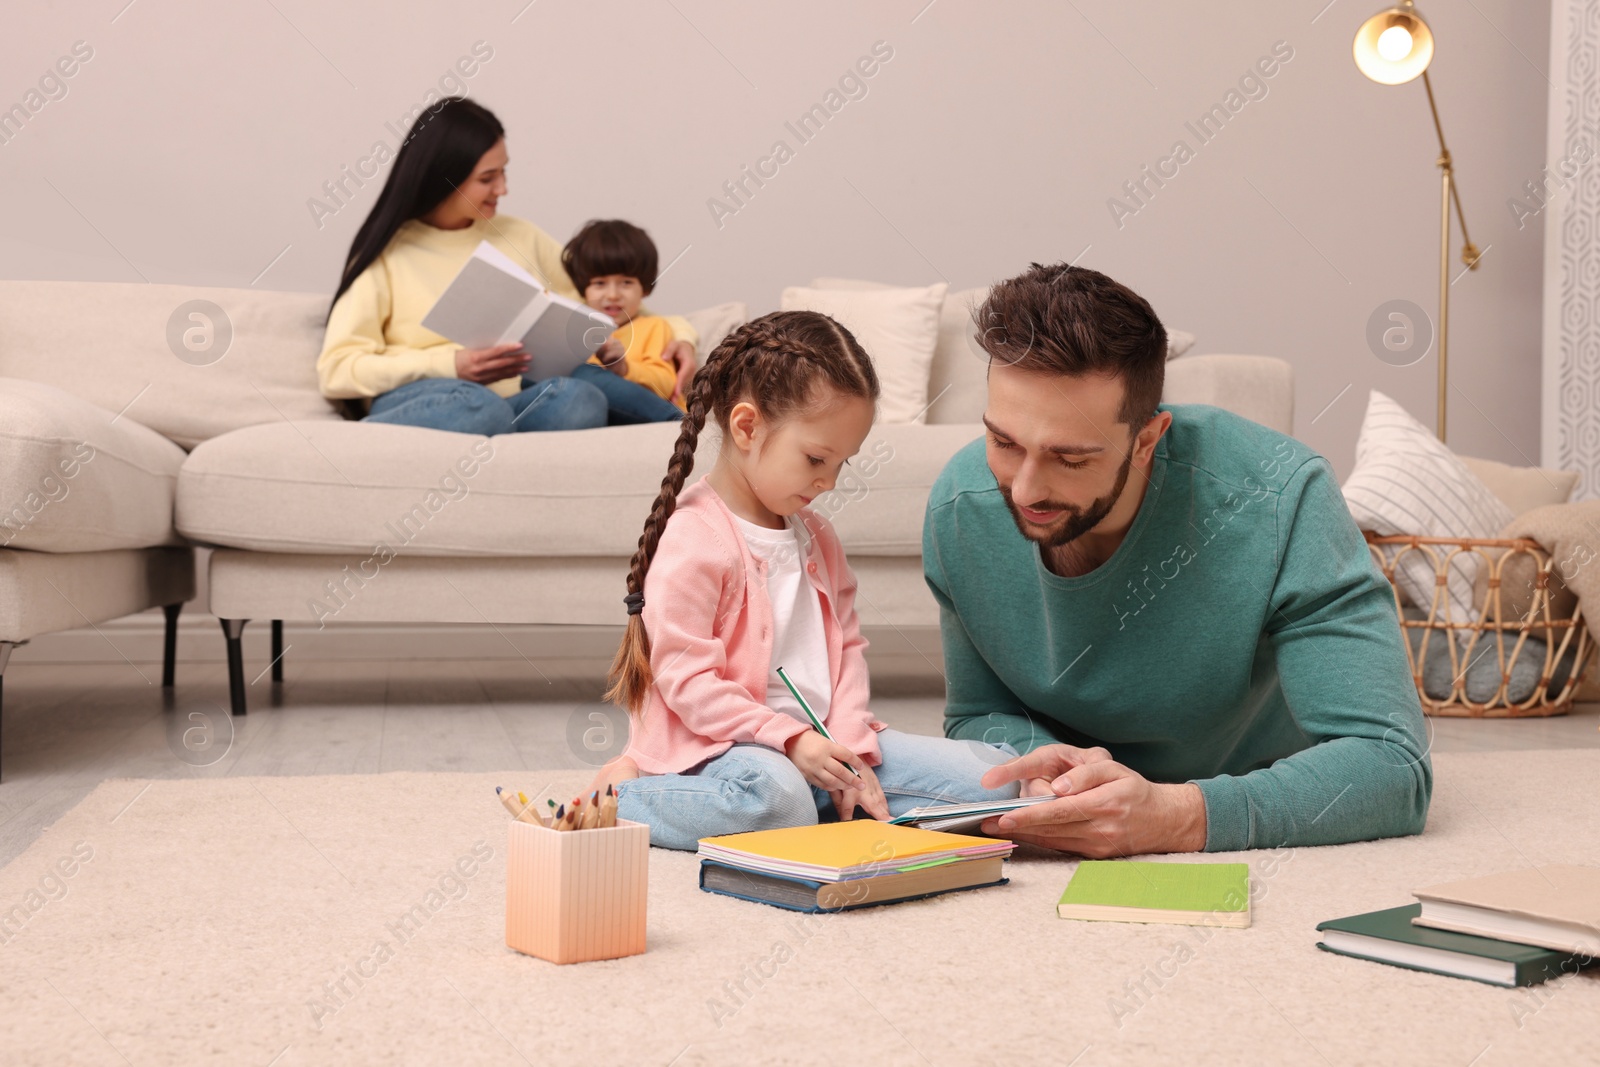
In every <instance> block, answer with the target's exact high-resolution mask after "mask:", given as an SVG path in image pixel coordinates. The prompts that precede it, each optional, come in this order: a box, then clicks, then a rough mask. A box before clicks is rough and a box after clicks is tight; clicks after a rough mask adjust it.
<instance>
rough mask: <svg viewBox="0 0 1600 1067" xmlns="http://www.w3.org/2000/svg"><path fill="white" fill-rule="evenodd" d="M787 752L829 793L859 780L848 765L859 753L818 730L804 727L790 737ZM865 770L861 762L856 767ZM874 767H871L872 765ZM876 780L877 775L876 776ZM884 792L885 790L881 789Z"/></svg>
mask: <svg viewBox="0 0 1600 1067" xmlns="http://www.w3.org/2000/svg"><path fill="white" fill-rule="evenodd" d="M783 752H784V755H786V756H788V757H789V761H790V762H791V763H793V764H794V765H795V766H796V767H798V768H799V769H800V773H801V774H803V775H805V779H806V781H808V782H810V783H811V784H812V785H814V786H816V787H817V788H818V789H824V790H827V791H828V792H829V793H835V792H840V791H843V790H846V789H849V788H851V787H852V786H854V785H855V784H856V781H857V779H856V776H855V775H853V774H851V773H850V771H849V770H848V769H847V768H846V767H845V764H846V763H856V762H857V761H856V757H855V753H853V752H851V751H850V750H849V749H848V748H845V747H844V746H843V745H840V744H836V743H835V742H833V741H829V740H828V739H827V738H826V737H823V736H822V735H821V734H819V733H817V731H815V730H804V731H802V732H800V733H798V734H795V735H794V736H793V737H791V738H789V743H788V744H787V745H785V746H784V749H783ZM856 769H857V770H861V769H862V768H860V767H859V766H858V767H857V768H856ZM868 769H869V770H870V768H868ZM873 781H874V783H876V781H877V779H876V778H874V779H873ZM879 795H880V796H881V795H882V790H879Z"/></svg>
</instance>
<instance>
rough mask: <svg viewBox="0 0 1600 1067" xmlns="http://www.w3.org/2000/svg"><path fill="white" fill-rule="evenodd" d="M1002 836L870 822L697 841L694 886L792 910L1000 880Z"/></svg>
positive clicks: (835, 907)
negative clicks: (697, 867) (696, 882)
mask: <svg viewBox="0 0 1600 1067" xmlns="http://www.w3.org/2000/svg"><path fill="white" fill-rule="evenodd" d="M1014 847H1015V846H1014V845H1013V844H1012V843H1011V842H1010V841H999V840H995V839H994V838H988V837H968V836H965V835H962V834H945V833H935V832H934V831H931V830H919V829H917V828H916V827H913V826H895V825H891V824H889V823H883V822H878V821H877V820H875V819H856V820H853V821H851V822H835V823H820V824H818V825H815V826H794V827H789V828H787V829H783V830H756V831H754V832H752V833H747V834H729V835H727V836H724V837H707V838H703V839H702V840H701V842H700V852H699V855H700V888H701V889H704V890H706V891H707V892H711V893H723V894H726V895H727V896H732V897H740V898H741V899H744V900H754V901H758V902H760V903H762V904H772V905H774V906H776V907H780V908H789V909H791V910H793V911H844V910H846V909H848V908H862V907H866V906H868V905H871V904H890V903H893V902H895V901H900V900H911V899H914V898H917V897H927V896H933V895H934V894H936V893H949V892H953V891H955V890H958V889H976V888H979V887H980V886H990V885H1003V884H1004V883H1005V882H1006V879H1005V877H1003V876H1002V874H1001V870H1000V868H1001V863H1002V862H1003V861H1004V859H1005V857H1007V856H1009V855H1010V854H1011V850H1012V849H1013V848H1014Z"/></svg>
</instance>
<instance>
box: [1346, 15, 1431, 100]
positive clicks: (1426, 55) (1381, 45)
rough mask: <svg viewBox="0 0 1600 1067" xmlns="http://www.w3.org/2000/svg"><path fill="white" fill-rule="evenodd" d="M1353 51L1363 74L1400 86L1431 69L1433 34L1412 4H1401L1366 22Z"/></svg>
mask: <svg viewBox="0 0 1600 1067" xmlns="http://www.w3.org/2000/svg"><path fill="white" fill-rule="evenodd" d="M1353 51H1354V52H1355V58H1356V66H1357V67H1359V68H1360V70H1361V73H1363V74H1365V75H1366V76H1367V77H1369V78H1371V79H1372V80H1373V81H1375V82H1378V83H1380V84H1382V85H1399V84H1401V83H1402V82H1408V81H1410V80H1411V79H1413V78H1415V77H1417V76H1419V75H1420V74H1421V73H1422V72H1423V71H1425V70H1427V69H1428V63H1429V62H1430V61H1432V59H1433V31H1431V30H1429V29H1428V24H1427V23H1426V22H1424V21H1423V20H1422V16H1421V15H1418V14H1417V13H1416V12H1415V11H1414V10H1412V7H1411V5H1410V4H1401V5H1399V6H1397V7H1391V8H1389V9H1388V10H1387V11H1380V12H1378V13H1377V14H1376V15H1374V16H1372V17H1371V18H1370V19H1368V20H1367V21H1365V22H1363V23H1362V24H1361V28H1360V29H1359V30H1357V31H1356V40H1355V45H1354V48H1353Z"/></svg>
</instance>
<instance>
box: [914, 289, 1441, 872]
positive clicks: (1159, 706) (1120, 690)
mask: <svg viewBox="0 0 1600 1067" xmlns="http://www.w3.org/2000/svg"><path fill="white" fill-rule="evenodd" d="M977 319H978V324H979V332H978V337H977V339H978V342H979V344H980V345H981V346H982V347H983V349H984V351H985V352H986V353H987V354H988V356H989V358H990V363H989V401H988V407H987V410H986V412H985V415H984V420H983V421H984V425H985V427H986V429H987V433H986V434H985V436H984V438H983V439H981V440H978V441H974V442H972V444H970V445H968V446H967V447H965V448H963V449H962V450H961V451H960V452H958V453H957V454H956V455H955V457H954V458H953V459H951V461H950V463H949V464H948V465H947V466H946V467H945V470H944V473H943V474H942V475H941V476H940V478H939V480H938V482H937V483H936V484H935V485H934V487H933V491H932V493H931V496H930V499H929V502H928V511H927V516H926V520H925V522H924V526H923V568H924V573H925V576H926V578H927V581H928V585H929V587H930V588H931V589H932V590H933V594H934V597H935V598H936V599H937V600H938V601H939V606H940V609H941V610H940V617H941V624H942V629H943V641H944V654H945V670H946V681H947V705H946V709H945V732H946V733H947V734H948V735H949V736H951V737H959V738H971V739H974V740H980V741H988V742H1007V743H1009V744H1011V745H1012V746H1014V747H1015V748H1016V750H1017V751H1018V752H1019V753H1022V755H1021V756H1019V757H1018V758H1017V759H1014V760H1012V761H1010V762H1009V763H1006V764H1004V765H1002V766H999V767H995V768H993V769H991V770H990V771H989V772H988V773H987V774H985V776H984V778H983V784H984V785H985V786H988V787H991V788H992V787H995V786H998V785H1000V784H1003V783H1005V782H1009V781H1013V780H1019V779H1020V780H1021V781H1022V782H1023V794H1024V795H1038V794H1055V795H1056V796H1058V797H1059V798H1060V799H1058V800H1055V801H1050V802H1045V803H1041V804H1037V805H1034V806H1032V807H1028V808H1023V809H1019V810H1018V811H1015V812H1010V813H1007V814H1006V815H1003V816H1001V817H999V818H996V819H990V820H988V821H987V822H986V823H985V824H984V830H985V831H986V832H988V833H995V834H999V835H1002V836H1005V837H1009V838H1014V839H1016V840H1019V841H1028V842H1033V843H1035V844H1040V845H1045V846H1048V847H1052V848H1057V849H1061V850H1064V851H1069V852H1074V853H1079V854H1082V855H1086V856H1121V855H1133V854H1138V853H1148V852H1189V851H1198V850H1201V849H1205V850H1208V851H1226V850H1233V849H1244V848H1276V847H1279V846H1284V845H1314V844H1329V843H1334V842H1341V841H1353V840H1364V839H1369V838H1376V837H1385V836H1391V835H1398V834H1414V833H1419V832H1421V830H1422V826H1423V823H1424V821H1425V820H1426V817H1427V810H1428V799H1429V795H1430V793H1431V789H1432V768H1431V767H1430V764H1429V761H1428V754H1427V752H1426V749H1425V746H1424V745H1423V744H1422V743H1421V739H1422V737H1423V720H1422V709H1421V705H1420V702H1419V700H1418V698H1417V691H1416V688H1415V686H1414V685H1413V683H1412V680H1411V677H1410V673H1409V669H1408V666H1407V662H1406V656H1405V650H1404V647H1403V645H1402V644H1401V641H1402V638H1401V635H1400V628H1399V624H1398V621H1397V619H1396V615H1395V607H1394V598H1393V594H1392V593H1391V592H1390V590H1389V587H1388V585H1387V583H1386V582H1385V581H1384V579H1383V576H1382V574H1381V573H1379V571H1378V570H1377V568H1376V567H1375V566H1374V565H1373V564H1372V562H1371V558H1370V556H1369V554H1368V551H1367V548H1366V545H1365V543H1364V542H1363V540H1362V537H1361V533H1360V532H1359V531H1358V530H1357V529H1356V526H1355V523H1354V522H1353V521H1352V520H1351V518H1350V514H1349V512H1348V510H1347V509H1346V507H1345V504H1344V498H1343V497H1342V496H1341V495H1340V492H1339V486H1338V484H1337V483H1336V481H1335V479H1334V475H1333V471H1332V469H1331V468H1330V467H1329V465H1328V463H1327V461H1326V460H1325V459H1323V458H1322V457H1321V456H1319V455H1317V454H1316V453H1314V452H1312V451H1311V450H1310V449H1308V448H1306V446H1305V445H1303V444H1301V443H1300V442H1298V441H1296V440H1294V439H1293V438H1290V437H1286V436H1284V435H1283V434H1280V433H1276V432H1274V431H1272V430H1269V429H1267V428H1265V427H1263V426H1259V425H1257V424H1256V423H1253V422H1250V421H1248V420H1246V419H1243V418H1240V417H1238V416H1236V415H1232V414H1229V413H1228V412H1225V411H1222V410H1220V409H1218V408H1212V407H1206V406H1200V405H1179V406H1170V407H1169V406H1165V405H1161V404H1160V398H1161V389H1162V384H1163V378H1164V375H1165V361H1166V330H1165V329H1164V328H1163V327H1162V325H1161V322H1160V320H1159V319H1157V318H1156V315H1155V313H1154V312H1153V311H1152V310H1151V308H1150V305H1149V304H1148V303H1146V302H1145V300H1144V299H1143V298H1141V297H1139V296H1138V295H1137V294H1135V293H1133V292H1131V291H1130V290H1128V289H1127V288H1125V287H1124V286H1122V285H1119V284H1118V283H1116V282H1114V281H1112V280H1111V279H1110V278H1108V277H1106V276H1105V275H1103V274H1100V273H1098V272H1096V271H1092V270H1085V269H1083V268H1080V267H1070V266H1067V265H1064V264H1059V265H1055V266H1049V267H1045V266H1040V265H1039V264H1034V265H1033V267H1032V268H1031V269H1030V270H1028V271H1027V272H1026V273H1025V274H1022V275H1021V276H1019V277H1016V278H1013V279H1011V280H1009V281H1006V282H1002V283H1001V284H999V285H997V286H995V287H994V289H993V290H991V292H990V294H989V298H988V300H987V301H986V302H985V303H984V305H983V307H982V308H981V309H980V310H979V312H978V316H977Z"/></svg>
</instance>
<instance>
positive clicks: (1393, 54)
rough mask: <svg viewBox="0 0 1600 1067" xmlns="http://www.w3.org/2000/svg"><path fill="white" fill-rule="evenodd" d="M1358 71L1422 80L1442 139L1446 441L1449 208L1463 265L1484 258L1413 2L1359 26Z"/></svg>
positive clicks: (1429, 47) (1429, 45)
mask: <svg viewBox="0 0 1600 1067" xmlns="http://www.w3.org/2000/svg"><path fill="white" fill-rule="evenodd" d="M1354 52H1355V59H1356V66H1357V67H1358V68H1360V70H1361V73H1363V74H1365V75H1366V76H1367V77H1369V78H1371V79H1372V80H1373V81H1375V82H1377V83H1379V84H1380V85H1403V84H1404V83H1406V82H1408V81H1411V80H1413V79H1414V78H1416V76H1417V75H1419V74H1420V75H1422V85H1423V87H1424V88H1426V89H1427V90H1428V110H1429V111H1431V112H1432V113H1433V129H1434V132H1436V133H1437V134H1438V135H1439V171H1440V174H1441V188H1442V202H1441V204H1440V209H1439V425H1438V431H1437V432H1438V434H1439V440H1441V441H1443V440H1444V413H1445V392H1446V383H1447V380H1446V377H1445V370H1446V362H1445V361H1446V357H1447V355H1448V352H1449V344H1448V342H1449V337H1450V204H1451V202H1452V201H1454V202H1455V205H1456V218H1458V219H1460V220H1461V240H1462V244H1461V262H1463V263H1465V264H1466V265H1467V269H1468V270H1477V269H1478V260H1479V258H1481V255H1482V254H1481V253H1480V252H1479V251H1478V246H1477V245H1475V244H1473V243H1472V239H1471V238H1470V237H1468V236H1467V217H1466V216H1465V215H1464V214H1462V212H1461V195H1460V194H1459V193H1457V192H1456V187H1455V174H1454V171H1453V169H1452V167H1451V165H1450V150H1449V149H1448V148H1446V147H1445V146H1444V128H1443V127H1442V126H1440V125H1439V108H1438V106H1437V105H1435V104H1434V102H1433V84H1432V83H1431V82H1429V81H1428V64H1429V62H1431V61H1432V59H1433V31H1431V30H1429V29H1428V24H1427V23H1426V22H1424V21H1423V20H1422V16H1421V15H1418V14H1417V12H1416V9H1415V8H1414V7H1413V6H1412V2H1411V0H1403V2H1402V3H1399V4H1396V5H1395V6H1394V7H1391V8H1388V9H1387V10H1384V11H1380V12H1378V13H1377V14H1376V15H1374V16H1372V17H1371V18H1370V19H1368V20H1367V21H1365V22H1363V23H1362V24H1361V29H1359V30H1357V31H1356V40H1355V46H1354Z"/></svg>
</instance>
